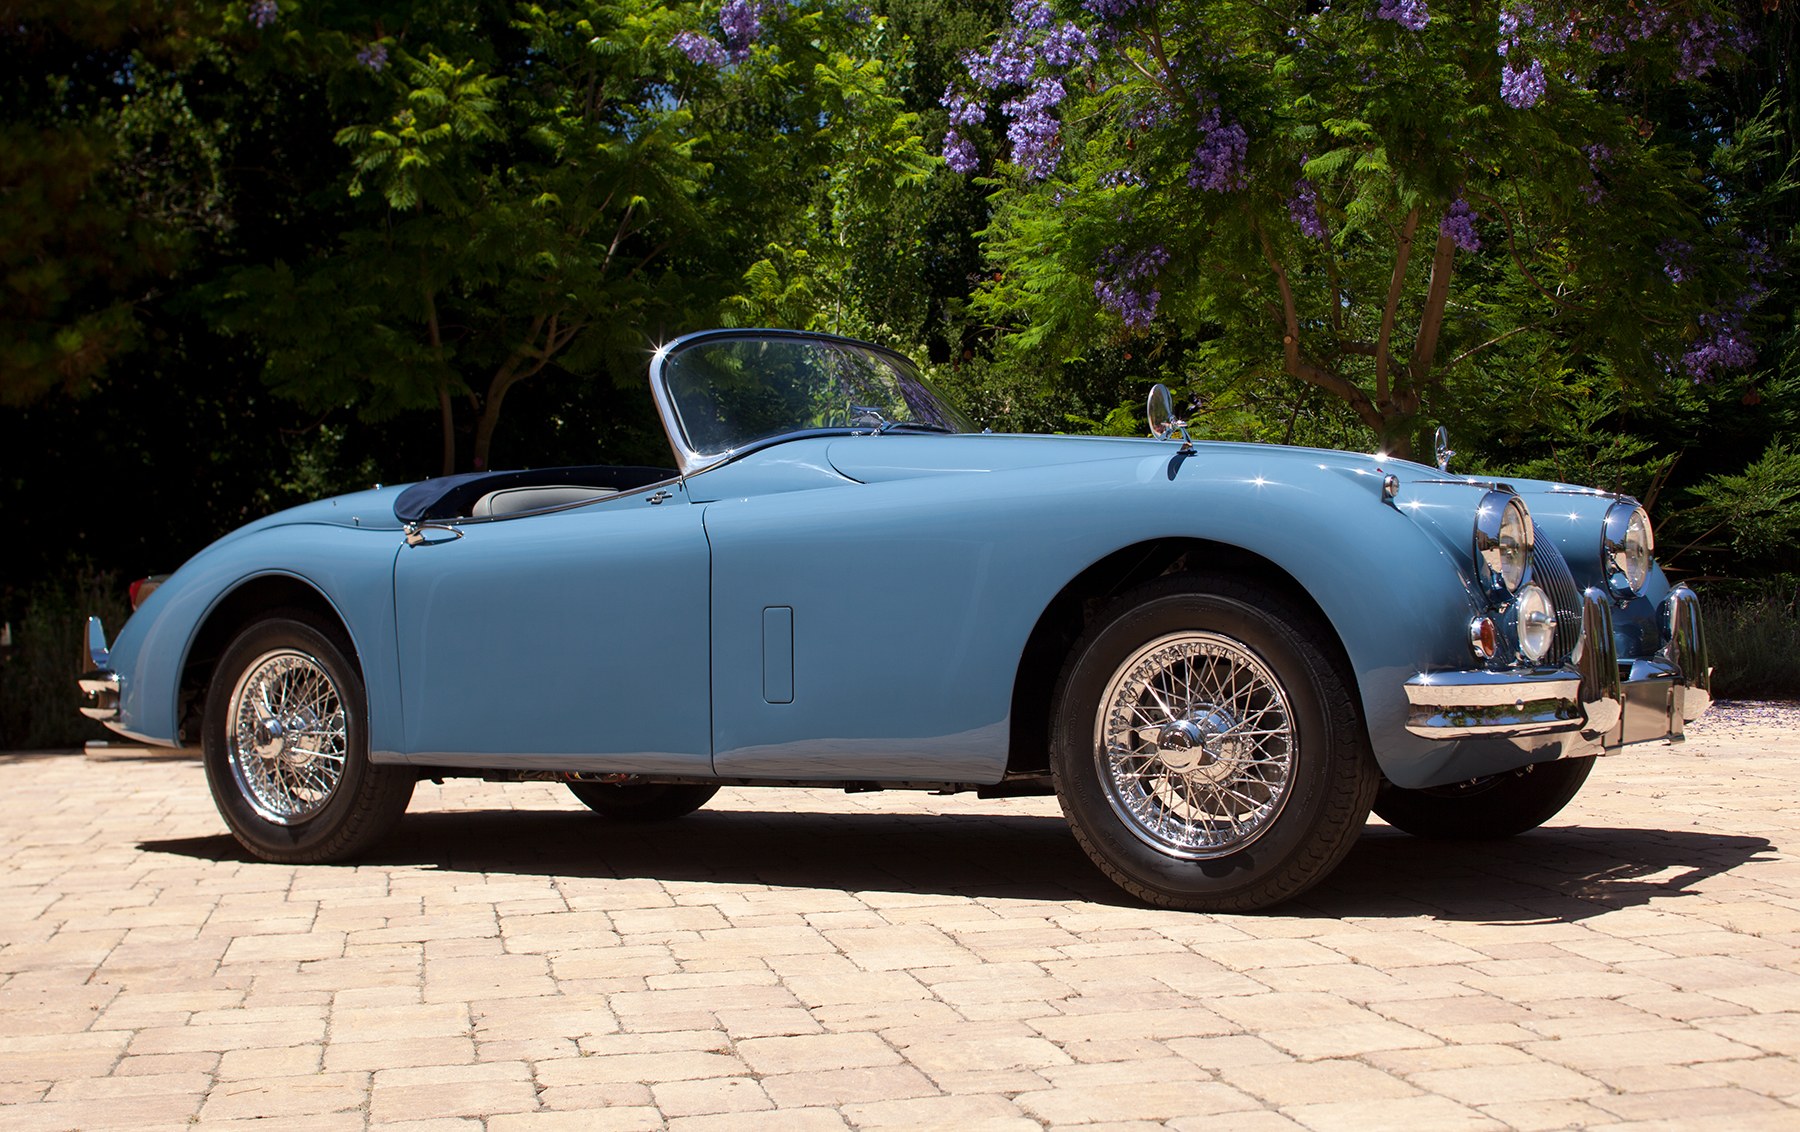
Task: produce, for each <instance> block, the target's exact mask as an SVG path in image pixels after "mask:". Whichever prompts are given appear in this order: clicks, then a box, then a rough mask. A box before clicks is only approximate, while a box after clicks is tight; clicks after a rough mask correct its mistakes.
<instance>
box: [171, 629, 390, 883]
mask: <svg viewBox="0 0 1800 1132" xmlns="http://www.w3.org/2000/svg"><path fill="white" fill-rule="evenodd" d="M350 653H351V650H350V648H349V647H348V645H347V644H345V643H343V636H342V634H341V632H340V631H339V630H338V629H337V628H336V627H335V626H332V625H330V624H327V623H325V622H323V621H321V620H320V619H318V618H316V617H314V616H312V615H311V614H309V613H305V612H302V611H297V610H293V611H289V610H284V611H281V612H278V613H274V614H271V615H269V616H267V617H265V618H264V619H262V620H260V621H257V622H254V623H253V624H251V625H250V626H249V627H247V628H246V629H244V631H243V632H241V633H239V634H238V636H237V638H236V639H235V640H233V641H232V642H231V644H230V645H229V646H228V647H227V648H226V649H225V653H224V655H223V656H221V657H220V658H219V665H218V667H217V668H216V669H215V670H214V672H213V678H212V684H211V685H210V687H209V688H208V690H207V695H206V719H205V724H204V726H203V728H202V733H201V734H202V751H203V758H204V761H205V764H206V781H207V784H208V785H209V786H210V787H211V788H212V795H213V801H214V802H215V803H216V804H217V805H218V807H219V813H220V815H221V816H222V817H224V819H225V824H226V825H228V826H230V827H231V832H232V834H233V835H234V836H235V837H236V838H237V839H238V841H239V842H240V843H241V844H242V845H243V846H244V848H246V849H248V850H249V851H250V852H251V853H253V854H255V855H256V856H258V857H261V858H262V859H264V860H266V861H277V862H280V863H283V864H314V863H318V862H323V861H341V860H345V859H347V858H351V857H355V856H357V855H358V854H360V853H363V852H365V851H367V850H368V849H369V848H370V847H372V846H373V845H374V844H375V843H376V842H377V841H380V840H381V839H382V838H383V837H385V836H386V835H387V834H388V832H389V831H390V830H392V829H393V826H394V823H395V822H397V821H399V820H400V815H401V814H402V813H404V812H405V811H406V804H407V802H408V801H409V800H410V799H411V798H412V792H413V785H414V783H415V782H416V781H417V775H416V774H415V773H414V771H413V770H412V768H411V767H403V766H377V765H375V764H374V763H371V762H370V761H369V727H368V697H367V695H366V693H365V692H364V690H363V682H362V674H361V673H360V672H359V671H358V669H357V667H356V665H355V663H354V662H352V661H351V660H350V659H349V656H350Z"/></svg>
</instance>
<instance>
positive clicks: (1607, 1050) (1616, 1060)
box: [1524, 1030, 1762, 1070]
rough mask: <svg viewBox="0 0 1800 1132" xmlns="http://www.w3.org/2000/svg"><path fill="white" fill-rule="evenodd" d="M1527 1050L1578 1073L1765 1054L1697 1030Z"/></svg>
mask: <svg viewBox="0 0 1800 1132" xmlns="http://www.w3.org/2000/svg"><path fill="white" fill-rule="evenodd" d="M1524 1049H1525V1052H1527V1053H1529V1054H1532V1055H1533V1056H1535V1057H1539V1058H1542V1059H1543V1060H1545V1061H1551V1062H1555V1063H1557V1064H1559V1065H1566V1066H1569V1067H1570V1068H1572V1069H1577V1070H1580V1069H1609V1068H1616V1067H1618V1066H1621V1065H1687V1064H1691V1063H1693V1062H1696V1061H1727V1060H1739V1059H1743V1058H1747V1057H1755V1056H1756V1055H1757V1054H1758V1053H1760V1052H1762V1051H1760V1050H1758V1049H1756V1048H1754V1047H1752V1046H1748V1045H1744V1044H1740V1043H1738V1042H1734V1041H1731V1040H1729V1039H1727V1038H1723V1037H1720V1036H1719V1035H1717V1034H1710V1033H1705V1032H1702V1031H1695V1030H1640V1031H1635V1032H1631V1033H1621V1034H1606V1035H1602V1036H1599V1037H1581V1038H1563V1039H1560V1040H1558V1041H1552V1042H1531V1043H1528V1044H1527V1045H1525V1047H1524Z"/></svg>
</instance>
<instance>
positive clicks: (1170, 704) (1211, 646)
mask: <svg viewBox="0 0 1800 1132" xmlns="http://www.w3.org/2000/svg"><path fill="white" fill-rule="evenodd" d="M1094 747H1095V752H1096V758H1097V760H1098V763H1099V771H1100V775H1101V778H1102V781H1103V782H1104V783H1105V784H1106V790H1107V799H1108V801H1109V802H1111V803H1112V806H1113V809H1114V810H1115V811H1116V812H1117V813H1118V815H1119V817H1121V818H1122V819H1124V821H1125V823H1126V826H1127V828H1129V829H1130V830H1131V832H1132V833H1134V834H1135V835H1137V836H1138V837H1140V838H1142V839H1143V840H1144V841H1146V842H1148V843H1149V844H1151V845H1152V846H1154V847H1156V848H1158V849H1161V850H1162V851H1163V852H1166V853H1169V854H1172V855H1174V856H1178V857H1183V858H1188V859H1203V858H1209V857H1217V856H1221V855H1224V854H1227V853H1233V852H1236V851H1237V850H1239V849H1241V848H1243V847H1244V846H1246V845H1249V844H1250V843H1251V842H1253V841H1255V840H1256V839H1257V837H1259V836H1260V835H1261V834H1262V832H1263V831H1264V830H1265V829H1267V828H1268V827H1269V824H1270V823H1271V822H1272V821H1274V819H1275V818H1276V816H1277V815H1279V814H1280V812H1281V808H1282V804H1283V803H1284V802H1285V801H1286V800H1287V796H1288V781H1289V773H1290V771H1291V769H1292V765H1293V754H1294V725H1293V713H1292V710H1291V709H1290V707H1289V705H1288V697H1287V693H1286V692H1285V691H1284V690H1283V688H1282V687H1281V684H1280V682H1279V681H1277V680H1276V678H1275V675H1274V674H1273V673H1272V672H1271V671H1270V670H1269V668H1268V666H1267V665H1265V664H1264V663H1263V662H1262V661H1261V660H1260V659H1259V658H1258V657H1257V656H1256V655H1255V654H1254V653H1252V652H1250V651H1249V650H1248V649H1246V648H1245V647H1244V646H1243V645H1242V644H1241V643H1239V642H1237V641H1234V640H1231V639H1230V638H1227V637H1224V636H1221V635H1219V634H1217V633H1207V632H1190V633H1174V634H1170V635H1168V636H1164V637H1161V638H1158V639H1157V640H1154V641H1151V642H1149V643H1148V644H1146V645H1144V646H1143V647H1142V648H1140V649H1139V650H1138V651H1137V652H1136V653H1135V654H1133V655H1132V656H1131V657H1130V658H1129V659H1127V660H1126V662H1125V663H1124V664H1122V665H1120V666H1119V668H1118V670H1117V671H1116V672H1115V673H1114V675H1113V678H1112V680H1111V681H1110V682H1109V683H1108V684H1107V687H1106V690H1105V692H1104V693H1103V694H1102V696H1101V700H1100V711H1099V713H1098V718H1097V719H1096V721H1095V741H1094Z"/></svg>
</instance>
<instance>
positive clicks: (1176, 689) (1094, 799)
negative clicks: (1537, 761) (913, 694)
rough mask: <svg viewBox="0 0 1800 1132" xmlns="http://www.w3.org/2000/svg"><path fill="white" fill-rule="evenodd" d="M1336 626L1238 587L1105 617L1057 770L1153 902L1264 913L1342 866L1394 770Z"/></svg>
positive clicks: (1103, 843)
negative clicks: (1376, 749) (1343, 655)
mask: <svg viewBox="0 0 1800 1132" xmlns="http://www.w3.org/2000/svg"><path fill="white" fill-rule="evenodd" d="M1327 632H1328V630H1326V629H1325V628H1324V627H1323V626H1321V625H1319V624H1318V620H1317V617H1316V616H1313V615H1310V614H1308V613H1306V612H1304V611H1302V610H1300V609H1298V608H1296V607H1294V606H1293V605H1291V604H1290V603H1288V602H1286V601H1284V600H1282V599H1280V598H1279V597H1277V596H1275V595H1273V594H1271V593H1269V592H1267V591H1266V590H1263V589H1261V588H1260V587H1257V586H1254V585H1251V584H1249V583H1247V582H1244V581H1241V580H1238V579H1236V578H1231V577H1213V576H1205V575H1173V576H1170V577H1166V578H1161V579H1158V580H1157V581H1154V582H1151V583H1149V584H1147V585H1144V586H1142V587H1139V588H1138V589H1137V590H1134V591H1132V592H1131V593H1128V594H1126V595H1124V596H1123V597H1121V598H1120V599H1119V600H1118V601H1116V602H1115V603H1114V604H1113V605H1112V606H1111V607H1110V608H1109V609H1107V610H1106V611H1104V612H1103V613H1102V614H1101V616H1100V617H1099V618H1098V619H1097V620H1096V621H1095V622H1094V623H1093V624H1092V625H1091V626H1090V628H1089V629H1088V631H1087V632H1086V633H1084V634H1083V636H1082V638H1081V640H1079V641H1078V642H1077V643H1076V645H1075V648H1074V651H1073V653H1072V654H1071V659H1070V661H1069V664H1068V666H1067V668H1065V670H1064V672H1063V678H1062V682H1061V685H1060V689H1059V692H1058V695H1057V700H1056V705H1055V708H1054V714H1053V717H1052V720H1051V750H1050V759H1051V771H1052V775H1053V777H1054V779H1055V782H1056V793H1057V798H1058V800H1059V801H1060V802H1061V804H1062V809H1063V813H1064V815H1065V816H1066V817H1067V818H1068V820H1069V825H1070V826H1071V828H1073V830H1074V832H1075V837H1076V840H1077V841H1079V842H1080V844H1081V846H1082V848H1083V849H1084V850H1086V852H1087V854H1088V856H1089V857H1091V858H1092V859H1093V861H1094V863H1095V864H1097V865H1098V866H1099V867H1100V869H1101V870H1102V871H1103V872H1105V873H1106V874H1107V875H1108V876H1109V877H1111V878H1112V879H1113V880H1114V881H1115V882H1116V883H1117V884H1119V885H1120V886H1121V887H1122V888H1124V889H1125V890H1126V891H1127V892H1130V893H1132V894H1133V895H1135V896H1137V897H1139V898H1140V899H1143V900H1145V901H1148V902H1149V903H1152V904H1157V905H1161V906H1164V907H1170V908H1183V909H1189V910H1193V911H1249V910H1252V909H1258V908H1266V907H1268V906H1270V905H1273V904H1277V903H1280V902H1281V901H1283V900H1287V899H1289V898H1291V897H1293V896H1296V895H1298V894H1299V893H1300V892H1302V891H1303V890H1305V889H1306V888H1308V887H1309V886H1311V885H1312V884H1314V883H1315V882H1317V881H1318V880H1319V879H1320V878H1322V877H1324V876H1325V875H1326V874H1327V873H1329V872H1330V871H1331V870H1332V869H1333V868H1335V867H1336V866H1337V864H1338V862H1339V861H1341V860H1342V859H1343V857H1344V855H1345V854H1346V853H1348V852H1349V850H1350V847H1351V846H1352V845H1353V844H1355V842H1356V838H1357V835H1358V833H1359V832H1360V830H1361V829H1362V826H1363V823H1364V821H1366V820H1367V817H1368V813H1369V804H1370V801H1371V799H1372V798H1373V795H1374V792H1375V787H1376V785H1377V783H1378V781H1379V776H1378V775H1377V774H1376V772H1375V768H1374V760H1373V757H1372V755H1371V754H1370V751H1369V745H1368V738H1367V735H1366V733H1365V731H1364V728H1363V726H1362V723H1361V717H1360V714H1359V713H1358V711H1357V707H1356V703H1355V699H1354V696H1353V694H1352V691H1351V687H1350V682H1349V680H1348V679H1347V678H1346V677H1345V676H1344V674H1343V673H1342V671H1341V670H1340V665H1339V663H1338V662H1337V661H1335V660H1334V659H1333V657H1332V656H1331V655H1330V654H1328V653H1327V652H1326V651H1325V650H1324V649H1323V648H1322V647H1321V646H1320V645H1319V644H1317V643H1315V642H1317V641H1320V640H1324V639H1326V633H1327Z"/></svg>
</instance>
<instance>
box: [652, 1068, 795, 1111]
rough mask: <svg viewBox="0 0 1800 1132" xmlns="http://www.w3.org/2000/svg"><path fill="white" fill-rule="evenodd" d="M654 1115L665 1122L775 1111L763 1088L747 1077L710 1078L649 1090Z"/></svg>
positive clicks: (673, 1083)
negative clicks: (730, 1113) (678, 1119)
mask: <svg viewBox="0 0 1800 1132" xmlns="http://www.w3.org/2000/svg"><path fill="white" fill-rule="evenodd" d="M650 1091H651V1094H652V1095H653V1096H654V1097H655V1098H656V1108H657V1111H659V1112H660V1113H662V1115H663V1116H664V1117H665V1118H673V1117H678V1116H705V1115H709V1114H711V1113H721V1112H761V1111H765V1110H768V1109H772V1108H774V1107H775V1102H774V1101H772V1100H770V1099H769V1094H768V1093H766V1092H764V1091H763V1087H762V1086H761V1085H760V1084H758V1083H757V1082H756V1081H755V1080H754V1079H752V1078H749V1077H712V1078H708V1079H705V1080H700V1081H669V1082H665V1083H663V1084H660V1085H655V1086H652V1087H651V1090H650Z"/></svg>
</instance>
